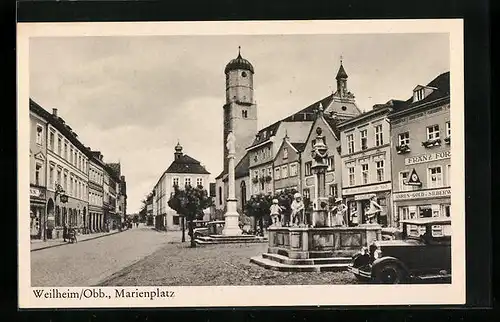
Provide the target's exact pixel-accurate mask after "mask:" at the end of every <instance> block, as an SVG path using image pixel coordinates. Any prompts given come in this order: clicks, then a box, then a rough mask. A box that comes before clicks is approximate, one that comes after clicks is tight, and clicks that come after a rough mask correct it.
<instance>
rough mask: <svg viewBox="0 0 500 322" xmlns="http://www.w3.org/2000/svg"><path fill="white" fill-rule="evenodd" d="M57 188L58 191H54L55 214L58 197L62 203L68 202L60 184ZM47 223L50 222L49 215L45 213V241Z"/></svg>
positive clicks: (45, 237)
mask: <svg viewBox="0 0 500 322" xmlns="http://www.w3.org/2000/svg"><path fill="white" fill-rule="evenodd" d="M55 188H56V189H55V191H54V212H56V209H57V196H59V200H60V201H61V202H62V203H66V202H68V196H67V195H66V194H65V191H64V189H63V187H62V186H61V185H60V184H59V183H56V186H55ZM47 221H48V214H47V213H45V220H44V234H43V241H47Z"/></svg>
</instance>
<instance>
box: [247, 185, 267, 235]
mask: <svg viewBox="0 0 500 322" xmlns="http://www.w3.org/2000/svg"><path fill="white" fill-rule="evenodd" d="M272 202H273V196H272V195H270V194H264V193H259V194H255V195H253V196H251V197H250V199H249V200H248V201H247V203H246V204H245V209H244V212H245V214H246V215H247V216H249V217H253V218H254V231H257V223H259V227H260V234H261V235H262V236H263V235H264V217H265V216H269V214H270V207H271V204H272Z"/></svg>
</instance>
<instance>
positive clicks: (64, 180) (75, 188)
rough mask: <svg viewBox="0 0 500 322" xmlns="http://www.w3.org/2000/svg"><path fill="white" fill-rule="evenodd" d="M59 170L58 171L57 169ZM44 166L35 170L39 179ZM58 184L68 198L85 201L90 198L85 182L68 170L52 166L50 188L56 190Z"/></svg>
mask: <svg viewBox="0 0 500 322" xmlns="http://www.w3.org/2000/svg"><path fill="white" fill-rule="evenodd" d="M56 168H57V169H56ZM41 169H42V165H41V164H37V166H36V169H35V176H36V177H37V178H38V177H39V174H38V172H39V171H41ZM56 184H59V185H60V186H61V187H62V188H63V189H64V191H65V193H66V194H67V195H68V196H71V197H74V198H78V199H82V200H85V199H87V198H86V196H88V187H87V183H86V182H85V180H83V179H81V178H78V177H77V176H76V175H75V174H74V173H72V172H69V171H68V170H66V169H64V170H63V169H62V168H60V167H56V166H55V165H53V164H51V165H50V166H49V179H48V187H49V188H50V189H55V188H56Z"/></svg>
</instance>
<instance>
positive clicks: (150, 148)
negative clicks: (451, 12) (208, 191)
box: [29, 34, 450, 213]
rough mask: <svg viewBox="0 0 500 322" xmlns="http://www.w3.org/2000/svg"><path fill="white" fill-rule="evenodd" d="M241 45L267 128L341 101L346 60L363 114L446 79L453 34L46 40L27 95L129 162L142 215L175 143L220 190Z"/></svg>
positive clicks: (36, 41)
mask: <svg viewBox="0 0 500 322" xmlns="http://www.w3.org/2000/svg"><path fill="white" fill-rule="evenodd" d="M238 46H241V55H242V56H243V57H244V58H246V59H248V60H249V61H250V62H251V63H252V65H253V66H254V68H255V75H254V98H255V100H256V103H257V115H258V127H259V128H262V127H265V126H267V125H269V124H271V123H273V122H275V121H277V120H279V119H281V118H283V117H286V116H288V115H291V114H293V113H294V112H296V111H298V110H300V109H302V108H304V107H306V106H308V105H310V104H312V103H313V102H315V101H318V100H319V99H321V98H324V97H326V96H327V95H329V94H331V93H332V91H335V89H336V81H335V76H336V73H337V71H338V68H339V65H340V58H341V57H342V59H343V65H344V68H345V70H346V72H347V74H348V76H349V78H348V83H347V87H348V90H349V91H351V92H352V93H353V94H354V95H355V96H356V103H357V105H358V107H359V108H360V109H361V110H364V111H367V110H370V109H371V108H372V106H373V105H374V104H380V103H385V102H387V101H388V100H390V99H407V98H409V97H410V96H411V95H412V90H413V88H414V87H415V86H416V85H418V84H423V85H425V84H427V83H429V82H430V81H431V80H432V79H434V78H435V77H436V76H438V75H439V74H441V73H443V72H446V71H449V68H450V67H449V65H450V52H449V37H448V35H447V34H370V35H352V34H351V35H286V36H280V35H264V36H262V35H258V36H249V35H245V36H135V37H123V36H121V37H116V36H114V37H111V36H103V37H90V36H87V37H81V36H80V37H39V38H31V39H30V58H29V64H30V65H29V69H30V96H31V98H32V99H33V100H35V101H36V102H37V103H38V104H40V105H41V106H42V107H44V108H45V109H46V110H47V111H49V112H51V111H52V108H57V109H58V114H59V116H61V117H62V118H63V119H64V120H65V121H66V123H67V124H69V125H70V126H71V127H72V128H73V130H74V131H75V132H76V133H77V134H78V138H79V139H80V140H81V141H82V143H83V144H85V145H86V146H90V147H91V148H92V150H98V151H101V152H102V153H103V155H104V161H105V162H120V163H121V169H122V175H125V176H126V180H127V194H128V198H127V203H128V210H127V212H128V213H134V212H138V211H139V210H140V207H141V200H142V199H143V198H144V197H145V196H146V195H147V194H148V193H149V192H150V191H151V190H152V189H153V187H154V185H155V184H156V182H157V181H158V179H159V178H160V176H161V175H162V173H163V172H164V171H165V170H166V169H167V167H168V166H169V165H170V164H171V162H172V161H173V156H174V154H173V153H174V146H175V145H176V144H177V142H178V141H179V142H180V144H181V145H182V146H183V148H184V153H186V154H188V155H190V156H191V157H194V158H195V159H197V160H199V161H200V162H201V163H202V164H203V165H205V167H206V168H207V170H208V171H209V172H210V173H211V178H212V180H214V178H215V177H216V176H217V175H218V174H219V173H220V171H221V170H222V155H223V139H222V129H223V128H222V124H223V123H222V117H223V109H222V106H223V105H224V103H225V75H224V67H225V66H226V64H227V63H228V62H229V61H230V60H231V59H233V58H236V56H237V55H238Z"/></svg>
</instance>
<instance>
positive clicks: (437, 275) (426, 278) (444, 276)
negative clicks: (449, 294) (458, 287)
mask: <svg viewBox="0 0 500 322" xmlns="http://www.w3.org/2000/svg"><path fill="white" fill-rule="evenodd" d="M443 278H451V274H436V275H422V276H417V277H415V279H418V280H423V281H426V280H434V279H443Z"/></svg>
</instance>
